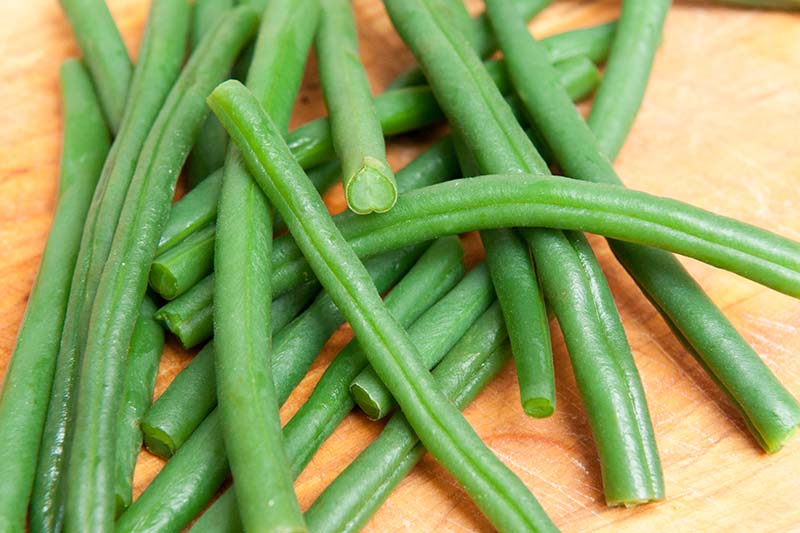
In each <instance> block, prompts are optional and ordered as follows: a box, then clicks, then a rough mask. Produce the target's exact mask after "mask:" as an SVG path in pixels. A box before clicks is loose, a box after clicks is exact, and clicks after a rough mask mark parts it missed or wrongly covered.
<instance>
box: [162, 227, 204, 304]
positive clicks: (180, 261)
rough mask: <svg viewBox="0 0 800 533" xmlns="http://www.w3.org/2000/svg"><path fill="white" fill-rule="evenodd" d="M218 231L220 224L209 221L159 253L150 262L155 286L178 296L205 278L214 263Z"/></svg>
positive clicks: (166, 295) (167, 295)
mask: <svg viewBox="0 0 800 533" xmlns="http://www.w3.org/2000/svg"><path fill="white" fill-rule="evenodd" d="M216 234H217V231H216V225H215V224H209V225H208V226H206V227H204V228H202V229H200V230H198V231H195V232H194V233H192V234H191V235H189V236H188V237H186V238H185V239H184V240H183V242H181V243H180V245H178V246H176V247H175V248H172V249H171V250H168V251H166V252H164V253H163V254H160V255H158V256H157V257H156V258H155V260H153V264H152V265H150V275H149V278H148V279H149V283H150V286H151V287H152V288H153V290H155V291H156V292H157V293H158V294H160V295H161V296H162V297H164V298H165V299H167V300H174V299H175V298H176V297H178V296H180V295H181V294H183V293H185V292H186V291H188V290H189V289H191V288H192V287H194V286H195V285H196V284H197V283H198V282H199V281H200V280H202V279H203V278H204V277H205V276H206V274H207V273H208V272H210V271H211V270H212V269H213V266H214V241H215V239H216Z"/></svg>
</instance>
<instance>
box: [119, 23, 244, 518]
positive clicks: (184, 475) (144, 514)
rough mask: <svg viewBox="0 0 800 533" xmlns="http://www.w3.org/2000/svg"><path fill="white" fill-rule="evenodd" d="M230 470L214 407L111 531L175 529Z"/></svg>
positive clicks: (197, 508)
mask: <svg viewBox="0 0 800 533" xmlns="http://www.w3.org/2000/svg"><path fill="white" fill-rule="evenodd" d="M248 9H249V8H248ZM229 473H230V470H229V469H228V458H227V456H226V455H225V443H224V442H223V441H222V428H221V425H220V420H219V413H218V412H217V411H216V410H214V411H212V412H211V413H209V415H208V416H207V417H206V419H205V420H204V421H203V423H202V424H200V426H199V427H198V428H197V430H195V432H194V433H192V436H191V437H190V438H189V440H187V441H186V443H185V444H184V445H183V446H181V447H180V448H178V451H177V452H176V453H175V455H174V456H173V457H172V459H170V460H169V461H167V463H166V464H165V465H164V468H162V469H161V471H160V472H159V473H158V475H157V476H156V477H155V478H154V479H153V481H152V482H151V483H150V484H149V485H148V486H147V489H146V490H145V491H144V492H142V494H141V495H140V496H139V497H138V498H137V499H136V500H135V501H134V502H133V504H132V505H131V506H130V507H128V509H126V510H125V512H124V513H122V515H120V517H119V519H118V520H117V523H116V524H115V527H114V531H115V532H116V533H156V532H158V533H166V532H174V533H178V532H179V531H181V529H183V528H184V527H185V526H186V524H188V523H189V521H190V520H191V519H192V518H194V517H195V515H196V514H197V513H199V512H200V510H201V509H202V508H203V506H205V505H206V503H207V502H208V501H209V500H210V499H211V498H212V497H213V496H214V493H216V491H217V489H219V487H220V485H222V482H223V481H225V478H227V477H228V474H229Z"/></svg>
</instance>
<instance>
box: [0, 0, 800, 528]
mask: <svg viewBox="0 0 800 533" xmlns="http://www.w3.org/2000/svg"><path fill="white" fill-rule="evenodd" d="M110 4H111V9H112V12H113V15H114V17H115V19H116V20H117V22H118V24H119V26H120V28H121V31H122V32H123V34H124V36H125V39H126V43H127V44H128V47H129V49H130V50H131V54H132V55H133V56H134V57H135V55H136V49H137V48H138V44H139V39H140V34H141V31H142V26H143V23H144V18H145V15H146V10H147V6H148V4H149V2H146V1H144V0H113V1H111V2H110ZM468 4H469V6H470V8H471V9H472V10H473V11H478V10H479V9H480V8H481V6H480V2H478V1H471V2H468ZM355 6H356V9H357V13H358V22H359V28H360V39H361V51H362V56H363V59H364V62H365V64H366V66H367V68H368V70H369V75H370V79H371V82H372V84H373V89H374V90H375V91H376V92H377V91H380V90H381V89H382V88H383V86H385V85H386V84H387V83H388V82H389V81H390V80H391V79H392V78H393V76H394V75H395V74H397V73H398V72H400V71H402V70H404V69H405V68H406V67H407V66H408V65H410V64H411V63H412V61H413V58H412V57H411V55H410V53H409V52H408V51H407V50H405V48H404V46H403V44H402V42H401V41H400V39H399V38H398V37H397V35H396V34H395V33H394V32H393V30H392V28H391V25H390V23H389V20H388V18H387V17H386V14H385V12H384V10H383V8H382V6H381V3H380V2H379V1H378V0H356V1H355ZM618 10H619V5H618V3H617V2H611V1H602V0H601V1H596V2H595V1H591V2H589V1H587V2H580V1H577V0H563V1H557V2H556V3H555V4H554V5H553V6H552V7H550V8H549V9H547V10H546V12H545V13H544V14H543V15H541V16H540V17H538V18H537V19H536V21H535V22H534V24H532V26H531V27H532V29H533V31H534V33H535V34H536V35H538V36H545V35H548V34H551V33H554V32H558V31H563V30H566V29H570V28H574V27H578V26H583V25H587V24H591V23H597V22H601V21H605V20H608V19H611V18H613V17H615V16H616V14H617V13H618ZM77 53H78V52H77V50H76V47H75V45H74V43H73V40H72V38H71V34H70V30H69V28H68V26H67V23H66V21H65V20H64V18H63V16H62V14H61V12H60V11H59V8H58V6H57V3H56V2H55V0H25V1H22V0H4V1H3V2H0V102H2V103H1V104H0V279H1V280H2V282H0V376H2V375H4V373H5V369H6V367H7V364H8V359H9V357H10V354H11V351H12V349H13V345H14V339H15V336H16V331H17V328H18V327H19V324H20V321H21V320H22V316H23V313H24V310H25V304H26V301H27V297H28V294H29V291H30V288H31V285H32V282H33V279H34V275H35V273H36V269H37V266H38V263H39V259H40V255H41V252H42V249H43V246H44V242H45V239H46V237H47V231H48V228H49V225H50V222H51V219H52V211H53V207H54V195H55V190H56V183H57V177H58V157H59V150H60V128H61V118H60V103H59V99H58V80H57V70H58V66H59V64H60V63H61V61H62V60H64V59H65V58H67V57H70V56H75V55H76V54H77ZM323 113H324V107H323V104H322V100H321V95H320V91H319V84H318V80H317V76H316V73H315V62H314V61H313V60H312V61H310V63H309V68H308V69H307V79H306V82H305V83H304V85H303V89H302V92H301V95H300V97H299V98H298V106H297V109H296V112H295V116H294V118H293V125H294V126H296V125H298V124H300V123H302V122H305V121H306V120H308V119H311V118H315V117H317V116H320V115H321V114H323ZM799 137H800V16H798V15H789V14H784V13H777V12H773V13H765V12H756V11H750V10H739V9H732V8H727V7H716V6H711V5H708V4H704V3H699V2H697V3H685V2H678V3H677V4H676V5H675V6H674V7H673V9H672V11H671V12H670V15H669V17H668V20H667V24H666V29H665V34H664V41H663V46H662V47H661V49H660V51H659V53H658V56H657V60H656V64H655V68H654V71H653V77H652V80H651V83H650V86H649V88H648V91H647V96H646V99H645V102H644V105H643V108H642V110H641V113H640V115H639V117H638V119H637V121H636V124H635V127H634V128H633V131H632V133H631V136H630V139H629V140H628V142H627V144H626V145H625V148H624V149H623V151H622V153H621V155H620V158H619V160H618V163H617V168H618V170H619V173H620V175H621V176H622V178H623V179H624V180H625V181H626V183H627V184H628V185H629V186H630V187H632V188H636V189H641V190H646V191H649V192H652V193H655V194H660V195H664V196H670V197H675V198H679V199H682V200H685V201H689V202H691V203H694V204H695V205H698V206H700V207H704V208H707V209H711V210H713V211H715V212H717V213H721V214H725V215H730V216H735V217H738V218H740V219H742V220H745V221H747V222H750V223H753V224H756V225H759V226H762V227H765V228H768V229H770V230H773V231H775V232H778V233H780V234H782V235H785V236H788V237H791V238H794V239H800V215H798V210H799V209H800V188H798V185H800V144H799V143H798V138H799ZM429 139H430V135H417V136H414V137H412V136H407V137H403V138H401V139H398V140H396V141H394V142H392V143H391V147H390V155H391V160H392V163H393V164H394V165H395V167H396V168H399V167H400V166H402V165H403V164H404V163H405V162H407V161H408V160H409V159H410V158H411V157H412V156H413V155H414V154H415V153H417V151H418V150H419V147H420V146H421V143H422V142H424V141H426V140H429ZM339 194H340V193H339V191H338V190H337V191H335V192H334V194H332V195H329V200H330V203H331V206H332V207H333V208H334V209H340V208H341V205H342V204H341V198H340V196H339ZM465 242H466V244H467V246H468V249H469V251H470V256H471V257H472V259H475V258H476V257H477V256H478V255H479V254H480V253H481V252H480V249H479V244H478V241H477V239H475V238H474V237H468V238H467V239H466V241H465ZM592 242H593V244H595V245H596V247H595V248H596V250H597V253H598V255H599V257H600V261H601V264H602V266H603V268H604V270H605V272H606V274H607V276H608V280H609V283H610V286H611V289H612V291H613V293H614V295H615V297H616V299H617V302H618V305H619V308H620V312H621V315H622V319H623V321H624V324H625V328H626V331H627V333H628V336H629V339H630V342H631V345H632V348H633V352H634V356H635V358H636V362H637V363H638V366H639V370H640V372H641V375H642V379H643V382H644V386H645V389H646V393H647V397H648V399H649V404H650V409H651V414H652V418H653V422H654V425H655V433H656V438H657V440H658V445H659V449H660V452H661V457H662V460H663V465H664V476H665V480H666V487H667V499H666V501H664V502H663V503H659V504H655V505H649V506H646V507H642V508H637V509H631V510H625V509H609V508H607V507H606V506H605V505H604V502H603V498H602V489H601V485H600V475H599V467H598V463H597V460H596V454H595V448H594V444H593V442H592V437H591V434H590V433H589V429H588V426H587V422H586V417H585V415H584V412H583V410H582V407H581V403H580V399H579V397H578V395H577V392H576V389H575V384H574V380H573V377H572V372H571V368H570V364H569V360H568V357H567V354H566V352H565V349H564V345H563V341H562V339H561V337H560V334H559V332H558V328H557V327H556V326H555V325H553V328H552V331H553V341H554V350H555V363H556V365H555V366H556V374H557V380H558V408H557V411H556V414H555V415H554V416H553V417H551V418H550V419H547V420H534V419H530V418H526V417H525V416H524V415H523V414H522V412H521V409H520V407H519V397H518V391H517V385H516V381H515V377H514V370H513V367H512V366H511V365H509V367H508V368H506V369H505V370H504V371H503V373H502V374H501V375H500V377H499V378H498V379H496V380H495V381H494V382H493V383H492V384H491V385H490V386H489V387H488V388H487V390H485V391H484V392H483V393H482V394H481V395H480V396H479V398H478V399H477V400H476V401H475V402H474V403H473V404H472V405H471V406H470V407H469V408H468V409H467V410H466V415H467V417H468V419H469V420H470V421H471V422H472V423H473V424H474V426H475V428H476V430H477V431H478V432H479V434H480V435H481V436H482V437H483V439H484V440H485V441H486V442H487V443H488V445H489V446H490V447H491V448H492V449H493V450H494V451H495V453H497V454H498V455H499V456H500V457H501V458H502V459H503V460H504V461H505V462H506V463H507V464H508V465H509V466H510V467H511V468H512V469H513V470H514V471H515V472H516V473H517V474H518V475H519V476H520V477H521V478H522V480H523V481H524V482H525V483H526V484H527V485H528V486H529V487H530V488H531V489H532V490H533V492H534V494H536V496H537V497H538V498H539V500H540V501H541V503H542V505H543V506H544V508H545V509H546V510H547V512H548V513H549V514H550V516H551V517H552V518H553V520H554V521H555V523H556V524H557V525H558V526H559V527H561V528H562V529H563V530H565V531H587V530H605V531H661V530H666V529H668V528H669V529H670V530H672V531H717V530H719V531H722V530H756V531H787V530H800V505H798V501H800V439H795V440H793V441H792V442H791V443H790V444H789V445H788V446H786V448H785V449H784V450H783V451H782V452H780V453H779V454H777V455H774V456H767V455H765V454H764V453H762V452H761V451H760V449H759V448H758V446H757V445H756V443H755V442H754V440H753V439H752V438H751V437H750V436H749V434H748V433H747V431H746V430H745V427H744V424H743V423H742V421H741V419H740V417H739V415H738V414H737V412H736V411H735V409H734V408H733V407H732V406H731V404H730V403H729V402H728V400H727V399H726V398H725V397H724V395H723V394H722V393H721V392H720V391H719V389H717V387H716V386H715V385H714V384H713V383H712V381H711V380H710V379H709V378H708V377H707V375H706V374H705V373H704V372H703V370H702V369H701V368H700V367H699V365H698V364H697V363H696V362H695V361H694V360H693V359H692V357H691V356H690V355H689V354H688V353H687V352H686V351H685V350H684V349H683V348H682V347H681V345H680V344H679V343H678V342H677V341H676V340H675V338H674V337H673V336H672V335H671V334H670V332H669V330H668V328H667V326H666V325H665V324H664V322H663V321H662V320H661V318H659V316H658V315H657V314H656V313H655V312H654V310H653V308H652V307H651V306H650V305H649V304H648V303H647V301H646V300H645V299H644V298H643V297H642V295H641V294H640V293H639V291H638V290H637V288H636V287H635V285H634V284H633V283H632V281H631V280H630V279H629V278H628V277H627V275H626V274H625V273H624V272H623V270H622V269H621V268H620V266H619V265H618V264H617V263H616V262H615V261H614V259H613V257H611V254H610V253H609V251H608V249H607V247H606V245H605V244H604V243H603V242H602V241H601V240H600V239H592ZM684 263H685V264H686V266H687V268H688V269H689V270H690V271H691V273H692V274H694V275H695V276H696V278H697V279H698V280H699V282H700V283H701V284H702V286H703V287H704V288H705V289H706V290H707V291H708V293H709V294H710V295H711V297H712V298H713V299H714V301H715V302H717V303H718V304H719V305H720V306H721V307H722V308H723V309H724V311H725V312H726V314H727V315H728V316H729V317H730V319H731V320H732V322H733V323H734V325H735V326H736V327H737V328H738V329H739V330H740V331H741V332H742V334H743V335H744V336H745V338H746V339H747V340H748V341H749V342H750V343H752V345H753V346H754V347H755V349H756V350H757V351H758V352H759V353H760V354H761V355H762V356H763V358H764V360H765V361H766V363H767V364H768V365H769V367H770V368H771V369H772V370H773V371H774V372H775V373H776V374H777V375H778V377H779V378H780V380H781V381H782V382H783V383H784V384H785V385H786V386H787V387H788V389H789V390H790V391H791V392H792V393H794V394H795V395H796V396H800V357H798V352H800V329H798V324H799V323H800V303H798V302H797V301H796V300H793V299H791V298H789V297H786V296H782V295H780V294H777V293H775V292H773V291H770V290H768V289H765V288H762V287H760V286H757V285H756V284H754V283H751V282H748V281H745V280H743V279H741V278H738V277H737V276H735V275H732V274H729V273H726V272H722V271H719V270H716V269H714V268H711V267H708V266H706V265H702V264H700V263H697V262H694V261H689V260H687V261H684ZM350 336H351V333H350V331H349V329H348V328H346V327H344V328H342V329H341V330H340V332H338V333H337V334H336V335H335V336H334V338H333V339H332V341H331V342H330V343H329V346H328V348H327V349H326V350H325V352H324V354H323V355H322V356H321V357H320V359H319V361H318V362H317V363H316V364H315V365H314V366H313V368H312V370H311V372H310V373H309V374H308V376H307V377H306V378H305V379H304V380H303V382H302V384H301V385H300V386H299V387H298V389H297V390H296V391H295V393H294V394H293V395H292V396H291V398H290V399H289V401H288V402H287V404H286V405H285V406H284V408H283V409H282V411H281V415H282V418H283V420H284V421H286V420H288V418H289V417H290V416H291V415H292V414H293V413H294V412H295V411H296V410H297V409H298V407H299V406H300V405H301V404H302V402H303V401H304V400H305V398H307V396H308V395H309V394H310V392H311V390H312V388H313V386H314V384H315V383H316V381H317V380H318V379H319V377H320V375H321V374H322V372H323V370H324V368H325V366H326V365H327V363H328V362H329V361H330V359H331V357H332V356H333V355H334V354H335V353H336V351H337V350H338V348H340V347H341V346H343V344H344V343H345V342H346V341H347V340H348V339H349V338H350ZM188 360H189V355H188V354H187V353H186V352H184V351H183V350H181V349H180V348H179V346H178V344H177V343H176V342H174V341H170V342H169V345H168V348H167V351H166V355H165V357H164V360H163V363H162V365H161V370H160V373H159V378H158V384H157V387H156V394H157V395H158V394H160V393H161V392H162V391H163V390H164V388H165V387H166V386H167V384H168V383H169V381H170V380H171V379H172V377H173V376H174V375H175V374H176V373H177V372H178V371H179V370H180V369H181V368H182V367H183V366H184V365H185V364H186V363H187V362H188ZM379 430H380V425H379V424H374V423H370V422H368V421H366V419H365V418H364V417H363V416H360V415H356V414H354V415H350V416H349V417H348V418H347V419H346V420H345V421H344V423H343V424H342V425H341V427H340V428H339V429H338V430H337V431H336V432H335V433H334V435H333V436H332V437H331V438H330V440H329V441H328V442H327V443H326V444H325V445H324V446H323V447H322V449H321V451H320V452H319V453H318V454H317V456H316V457H315V458H314V460H313V461H312V462H311V464H310V465H309V467H308V468H307V469H306V471H305V472H304V473H303V474H302V475H301V476H300V477H299V479H298V480H297V484H296V487H297V491H298V494H299V497H300V502H301V504H302V506H303V508H306V507H308V506H309V505H310V504H311V502H312V501H313V500H314V498H315V497H316V496H317V495H318V494H319V493H320V492H321V491H322V489H323V488H324V487H325V486H326V485H327V484H328V483H329V482H330V481H331V480H332V479H333V478H334V477H335V476H336V475H337V474H338V473H339V472H340V471H341V470H342V469H343V468H344V467H345V466H346V465H347V464H348V463H349V462H350V461H351V460H352V459H353V458H354V457H355V456H356V455H357V454H358V453H359V451H360V450H361V449H363V448H364V447H365V446H366V445H367V444H368V443H369V441H370V440H371V439H372V438H373V437H374V436H375V435H376V434H377V433H378V431H379ZM0 445H2V444H0ZM161 466H162V461H161V460H159V459H157V458H155V457H153V456H151V455H149V454H147V453H145V452H143V453H142V455H141V457H140V461H139V464H138V467H137V470H136V479H135V485H136V493H137V495H138V493H139V492H141V490H143V489H144V488H145V487H146V485H147V483H148V482H149V481H150V480H151V479H152V478H153V476H154V475H155V474H156V473H157V472H158V470H159V469H160V468H161ZM367 529H368V530H370V531H392V530H408V531H430V530H443V531H487V530H491V527H490V526H489V524H488V523H487V522H486V520H485V519H484V518H482V516H481V515H480V513H479V512H478V511H477V510H476V508H475V507H474V506H473V505H472V503H471V502H470V501H469V498H468V497H467V496H466V495H465V494H464V493H463V492H462V491H461V490H460V489H459V488H458V486H457V485H456V483H455V482H454V481H453V479H452V478H451V477H450V476H449V475H448V474H447V473H446V472H445V471H444V470H443V469H442V468H441V467H439V466H438V465H437V464H435V462H434V461H433V460H432V459H431V458H430V457H426V458H425V459H424V460H423V461H422V463H421V465H420V466H418V467H416V468H415V469H414V471H413V472H412V474H411V475H410V476H409V477H408V479H406V480H405V481H403V482H402V484H401V485H400V486H399V488H398V489H397V490H396V491H395V492H394V494H393V495H392V497H391V498H390V499H389V501H388V502H387V503H386V504H385V505H384V506H383V508H382V509H381V510H380V511H379V512H378V514H377V515H376V516H375V518H374V519H373V520H372V521H371V522H370V523H369V526H368V528H367Z"/></svg>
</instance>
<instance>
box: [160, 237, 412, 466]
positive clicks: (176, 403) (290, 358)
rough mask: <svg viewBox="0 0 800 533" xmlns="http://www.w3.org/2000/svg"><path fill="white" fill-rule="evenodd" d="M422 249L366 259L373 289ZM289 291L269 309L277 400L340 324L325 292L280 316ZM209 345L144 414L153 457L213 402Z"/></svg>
mask: <svg viewBox="0 0 800 533" xmlns="http://www.w3.org/2000/svg"><path fill="white" fill-rule="evenodd" d="M425 247H426V246H425V245H424V244H422V245H416V246H411V247H409V248H407V249H402V250H398V251H394V252H389V253H388V254H385V255H382V256H379V257H374V258H372V259H369V260H367V261H366V263H365V264H366V266H367V270H368V271H369V273H370V275H371V276H372V278H373V281H374V282H375V286H376V287H377V289H378V290H379V291H381V292H383V291H386V290H388V289H389V288H390V287H391V286H392V285H394V284H395V283H396V282H397V281H398V280H399V279H400V278H401V277H402V276H403V274H404V273H405V272H406V271H407V270H408V269H409V268H411V266H412V265H413V263H414V261H415V260H416V259H417V257H418V256H419V255H420V254H421V253H422V252H423V251H424V249H425ZM294 292H295V291H293V292H290V293H287V294H285V295H284V296H282V297H281V298H278V299H277V300H275V301H274V302H273V305H272V311H273V313H277V315H278V316H274V318H275V319H278V320H279V321H281V322H282V324H281V325H280V326H279V325H277V324H273V329H272V331H273V333H272V346H273V347H272V352H273V355H272V372H273V374H276V375H280V376H281V380H280V381H278V380H276V382H275V389H276V394H277V397H278V402H279V403H283V401H285V399H286V398H287V397H288V396H289V394H290V393H291V391H292V389H294V387H295V386H296V385H297V384H298V383H299V382H300V380H301V379H302V378H303V376H304V375H305V374H306V372H307V371H308V369H309V367H310V366H311V363H312V362H313V361H314V359H315V358H316V356H317V354H318V353H319V352H320V350H321V349H322V347H323V346H324V344H325V342H327V340H328V339H329V338H330V336H331V335H332V334H333V333H334V332H335V331H336V330H337V329H338V328H339V326H341V325H342V323H343V322H344V318H343V317H342V314H341V313H340V312H339V310H338V309H337V308H336V306H335V305H334V304H333V302H332V301H331V299H330V297H329V296H327V295H326V294H325V293H324V292H322V293H320V294H319V295H318V296H317V298H316V299H315V300H314V303H313V304H311V306H309V308H308V309H306V310H305V311H304V312H303V313H302V314H301V315H300V316H298V317H297V318H296V319H294V320H291V319H290V320H285V321H283V320H281V316H280V306H279V302H281V300H283V299H286V298H287V297H289V296H290V295H292V294H293V293H294ZM284 325H285V327H283V326H284ZM210 346H211V345H209V346H207V347H206V348H204V349H203V352H201V353H200V355H198V357H197V358H195V360H193V361H192V362H191V363H190V364H189V365H188V366H187V367H186V368H185V369H184V370H183V371H182V372H181V373H180V374H178V377H176V378H175V381H173V383H172V384H171V385H170V386H169V387H168V388H167V391H166V392H165V393H164V395H163V396H162V397H161V398H159V400H158V401H157V402H156V403H155V405H154V406H153V409H152V410H151V412H149V413H148V415H147V417H146V418H145V426H144V429H145V434H146V435H147V442H148V445H152V449H153V451H154V453H156V454H157V455H162V456H166V457H168V456H169V455H172V453H174V452H175V449H177V448H178V447H180V445H181V444H182V443H183V442H185V440H186V439H187V438H188V437H189V435H191V434H192V431H194V429H195V428H196V427H197V425H198V424H199V423H200V422H202V420H203V418H205V416H206V415H207V414H208V413H209V411H211V410H212V409H213V408H214V406H215V405H216V404H217V394H216V388H215V387H214V386H213V382H214V380H215V373H214V359H213V357H212V356H210V355H209V354H207V353H206V352H207V351H211V350H213V348H210ZM211 353H213V352H211ZM201 356H202V357H201Z"/></svg>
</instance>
